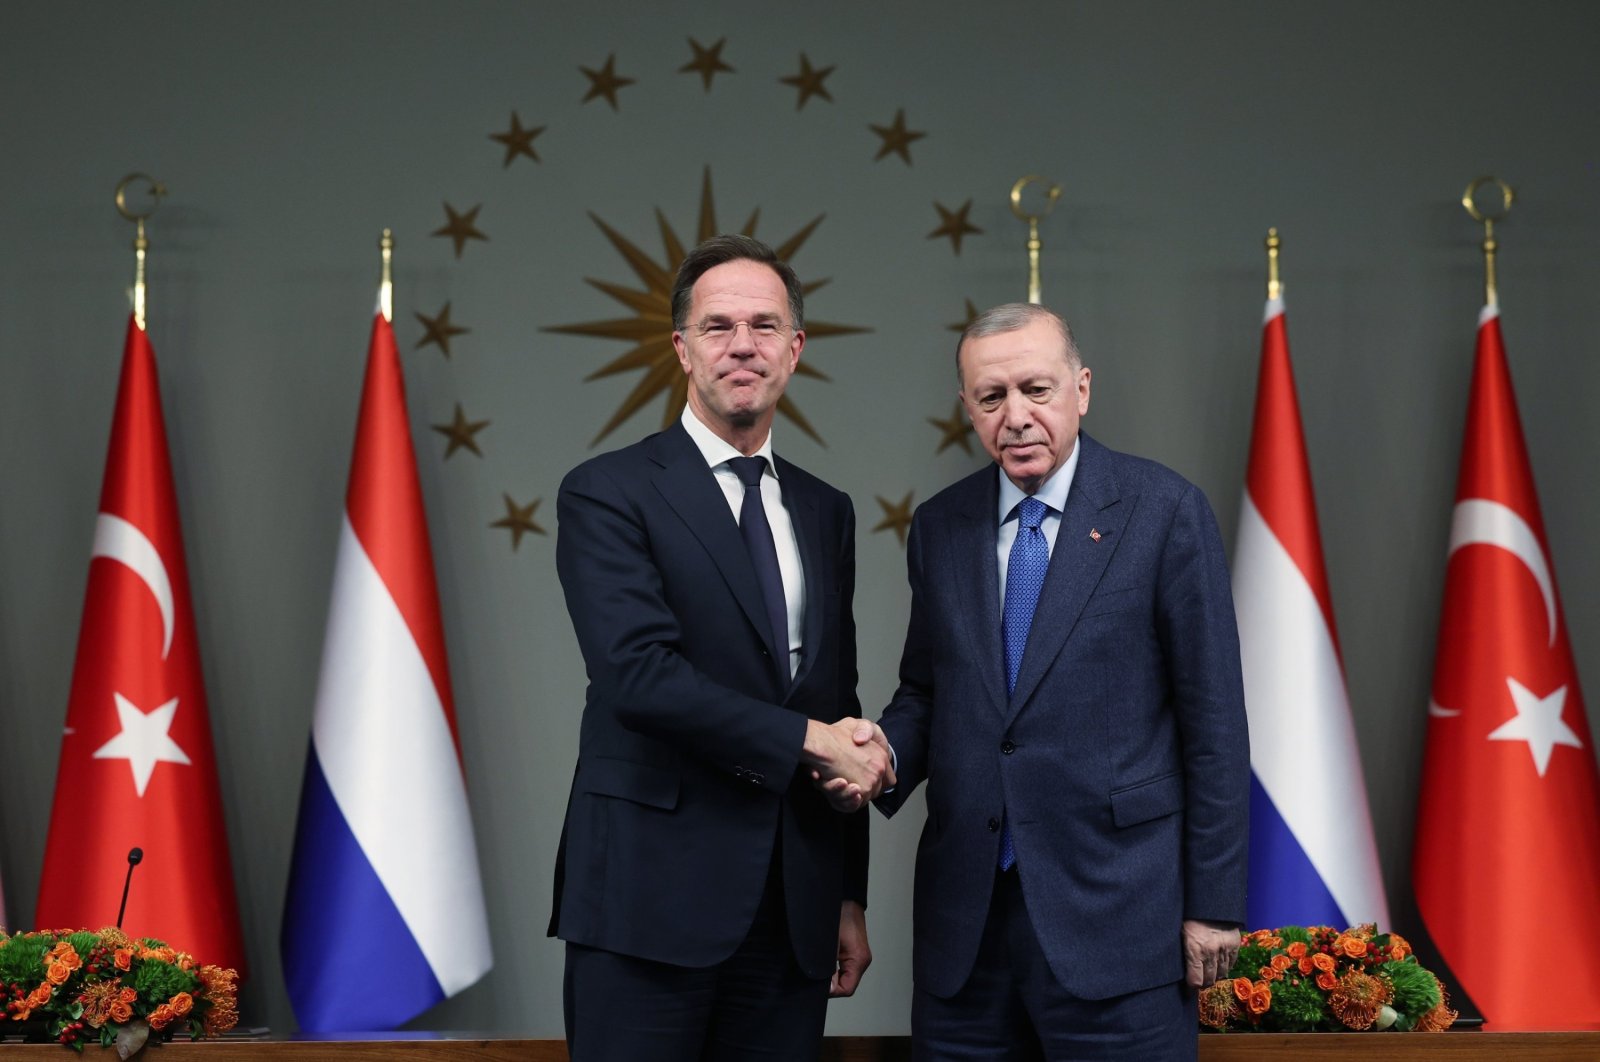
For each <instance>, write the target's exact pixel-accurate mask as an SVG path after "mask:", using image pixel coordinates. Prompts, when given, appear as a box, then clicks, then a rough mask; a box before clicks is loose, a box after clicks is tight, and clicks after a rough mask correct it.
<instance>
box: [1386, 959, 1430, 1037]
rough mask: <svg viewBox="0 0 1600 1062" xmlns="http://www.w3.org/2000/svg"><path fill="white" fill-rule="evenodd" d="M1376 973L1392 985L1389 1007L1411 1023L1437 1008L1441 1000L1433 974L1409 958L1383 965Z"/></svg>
mask: <svg viewBox="0 0 1600 1062" xmlns="http://www.w3.org/2000/svg"><path fill="white" fill-rule="evenodd" d="M1378 973H1380V974H1382V975H1383V976H1384V977H1387V978H1388V979H1389V983H1390V984H1392V985H1394V1002H1393V1003H1392V1004H1390V1005H1391V1006H1393V1007H1394V1009H1395V1010H1397V1011H1399V1012H1400V1013H1401V1014H1403V1015H1405V1016H1406V1017H1408V1018H1410V1019H1411V1020H1412V1021H1415V1020H1416V1019H1417V1018H1418V1017H1419V1016H1421V1015H1423V1014H1426V1013H1427V1012H1428V1011H1430V1010H1432V1009H1433V1008H1434V1007H1437V1006H1438V1005H1439V1003H1440V1001H1441V999H1442V997H1441V996H1440V994H1439V983H1438V982H1437V981H1436V980H1434V977H1433V974H1431V973H1429V972H1428V971H1427V970H1424V969H1423V968H1422V967H1421V966H1420V965H1418V963H1417V960H1416V959H1414V958H1412V957H1410V956H1407V957H1406V958H1405V959H1404V960H1402V961H1400V962H1386V963H1384V964H1383V965H1382V966H1380V967H1378Z"/></svg>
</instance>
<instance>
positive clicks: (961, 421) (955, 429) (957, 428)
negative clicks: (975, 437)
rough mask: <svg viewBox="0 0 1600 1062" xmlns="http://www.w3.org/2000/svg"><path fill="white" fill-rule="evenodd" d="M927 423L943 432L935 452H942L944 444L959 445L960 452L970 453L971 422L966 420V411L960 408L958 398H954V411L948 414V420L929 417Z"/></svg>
mask: <svg viewBox="0 0 1600 1062" xmlns="http://www.w3.org/2000/svg"><path fill="white" fill-rule="evenodd" d="M928 423H929V424H932V425H933V426H934V427H935V428H938V429H939V431H940V432H942V433H943V434H941V436H940V438H939V448H938V449H937V450H935V451H934V453H935V454H942V453H944V448H945V447H946V446H959V447H961V452H962V453H965V454H971V453H972V442H971V438H972V423H971V421H969V420H967V416H966V411H965V410H964V409H962V408H961V400H960V399H957V400H956V408H955V411H954V412H952V413H951V414H950V419H949V420H940V419H939V418H938V417H929V418H928Z"/></svg>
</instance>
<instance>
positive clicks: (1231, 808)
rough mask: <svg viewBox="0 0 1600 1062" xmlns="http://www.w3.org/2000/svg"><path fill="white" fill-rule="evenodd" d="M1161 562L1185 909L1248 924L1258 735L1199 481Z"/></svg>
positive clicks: (1181, 506) (1160, 604) (1184, 501)
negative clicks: (1177, 742) (1177, 750)
mask: <svg viewBox="0 0 1600 1062" xmlns="http://www.w3.org/2000/svg"><path fill="white" fill-rule="evenodd" d="M1160 564H1161V568H1160V574H1159V578H1158V581H1157V591H1156V593H1157V624H1158V631H1159V635H1160V637H1161V641H1162V648H1163V651H1164V658H1165V661H1166V667H1167V671H1168V676H1169V679H1170V682H1171V689H1172V695H1173V699H1174V706H1173V707H1174V713H1175V715H1176V718H1177V723H1178V729H1179V734H1180V737H1181V740H1182V742H1183V759H1184V786H1185V792H1184V843H1183V860H1184V866H1183V897H1184V899H1183V903H1184V911H1183V914H1184V917H1185V918H1198V919H1207V920H1211V921H1218V922H1237V923H1240V924H1243V922H1244V918H1245V912H1244V898H1245V882H1246V879H1247V877H1248V873H1249V867H1248V846H1249V832H1250V810H1249V808H1250V737H1249V730H1248V723H1247V722H1246V716H1245V709H1244V680H1243V677H1242V674H1241V669H1240V664H1239V628H1238V625H1237V623H1236V621H1235V620H1234V614H1233V593H1232V590H1231V588H1230V587H1229V580H1228V565H1227V560H1226V557H1225V555H1224V553H1223V549H1222V538H1221V535H1220V534H1219V533H1218V532H1217V522H1216V518H1215V517H1214V516H1213V515H1212V513H1211V507H1210V506H1209V505H1208V504H1206V500H1205V497H1204V495H1202V494H1201V493H1200V491H1199V489H1197V488H1196V487H1194V486H1192V485H1186V490H1185V491H1184V493H1183V495H1182V496H1181V497H1180V498H1179V500H1178V504H1177V507H1176V510H1175V512H1174V514H1173V519H1172V524H1171V526H1170V528H1169V529H1168V533H1167V538H1166V541H1165V543H1164V545H1163V548H1162V554H1161V562H1160Z"/></svg>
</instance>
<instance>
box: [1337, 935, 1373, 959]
mask: <svg viewBox="0 0 1600 1062" xmlns="http://www.w3.org/2000/svg"><path fill="white" fill-rule="evenodd" d="M1333 946H1334V947H1335V948H1336V949H1338V950H1340V951H1342V952H1344V953H1345V954H1346V955H1348V956H1349V957H1350V958H1352V959H1359V958H1361V957H1362V956H1363V955H1365V954H1366V953H1367V942H1366V941H1364V940H1362V939H1361V938H1360V937H1352V936H1350V935H1349V934H1348V933H1347V934H1345V935H1343V936H1341V937H1340V938H1339V939H1338V940H1335V941H1334V942H1333Z"/></svg>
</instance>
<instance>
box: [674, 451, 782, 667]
mask: <svg viewBox="0 0 1600 1062" xmlns="http://www.w3.org/2000/svg"><path fill="white" fill-rule="evenodd" d="M650 457H651V459H652V460H653V461H655V462H656V463H657V464H658V465H659V466H660V469H659V470H658V471H657V472H656V474H655V477H654V483H655V488H656V490H657V491H659V492H660V494H661V496H662V498H663V499H665V501H666V503H667V504H668V505H669V506H671V507H672V510H673V511H674V512H676V513H677V514H678V517H679V519H681V520H682V521H683V522H684V523H685V524H686V525H687V526H688V528H689V530H690V531H691V532H693V534H694V536H695V538H697V539H699V540H700V544H701V545H702V546H704V547H705V549H706V552H707V553H709V554H710V555H711V560H712V562H713V563H715V564H716V566H717V570H718V571H719V572H721V573H722V578H723V579H724V580H725V581H726V582H727V584H728V590H729V591H730V592H731V593H732V594H733V596H734V600H736V601H738V602H739V607H740V609H742V610H743V611H744V614H745V617H746V618H747V619H749V621H750V623H751V625H752V626H753V627H755V629H756V633H758V634H759V635H760V636H761V641H762V643H763V644H764V645H766V647H767V651H768V652H769V653H771V654H772V659H773V660H774V661H783V662H785V664H786V663H787V661H788V658H789V649H788V646H784V647H783V651H782V652H781V653H780V652H779V651H778V647H777V645H775V644H774V641H773V634H772V625H771V624H770V623H768V622H767V608H766V602H765V600H764V599H763V598H762V596H761V584H760V583H758V582H757V581H756V570H755V565H753V564H752V563H751V562H750V552H749V550H747V549H746V548H745V544H744V538H743V537H741V536H740V534H739V524H738V522H737V521H736V520H734V518H733V513H732V511H731V510H729V508H728V498H727V495H725V494H723V493H722V488H721V487H720V486H718V485H717V478H716V476H715V475H714V474H713V473H712V471H711V469H710V468H708V467H707V466H706V461H705V457H704V456H703V455H701V453H700V449H699V447H697V446H695V444H694V440H693V439H691V438H689V433H688V432H686V431H684V430H683V425H682V424H674V425H672V427H670V428H668V429H667V430H666V431H664V432H662V433H661V434H660V435H657V436H656V437H655V444H654V445H653V446H652V448H651V451H650ZM785 680H786V681H787V676H785Z"/></svg>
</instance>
